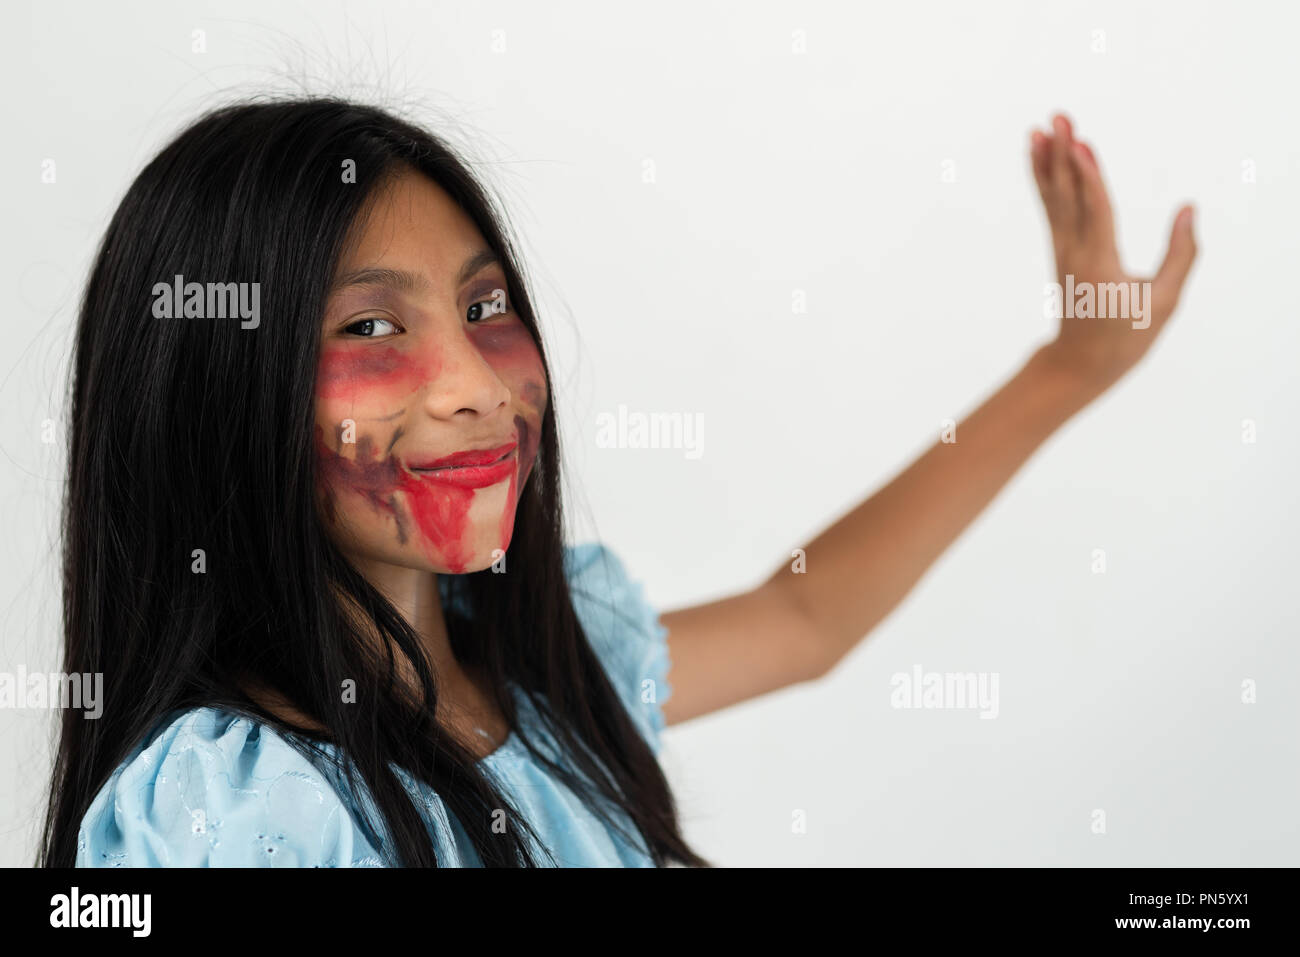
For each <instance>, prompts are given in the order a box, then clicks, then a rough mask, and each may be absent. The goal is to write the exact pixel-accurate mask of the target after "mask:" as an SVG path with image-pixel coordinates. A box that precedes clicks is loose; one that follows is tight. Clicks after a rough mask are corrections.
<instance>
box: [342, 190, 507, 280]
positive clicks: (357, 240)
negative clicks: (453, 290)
mask: <svg viewBox="0 0 1300 957" xmlns="http://www.w3.org/2000/svg"><path fill="white" fill-rule="evenodd" d="M350 238H351V242H349V243H348V248H347V251H346V252H345V253H344V256H343V259H342V261H341V262H340V263H339V272H340V273H345V272H350V271H352V270H356V269H361V268H367V267H372V266H377V265H382V266H384V267H387V268H392V269H404V270H409V271H411V272H422V273H425V274H428V275H431V276H442V277H446V276H451V275H455V273H456V272H457V271H458V270H459V269H460V267H461V264H462V263H463V262H464V261H465V259H466V257H467V256H468V255H469V254H471V253H472V252H474V251H475V250H478V249H481V248H483V247H484V246H485V245H486V243H485V242H484V240H483V235H482V233H481V232H480V231H479V229H478V227H477V226H476V225H475V224H474V221H473V220H472V219H470V217H469V215H468V214H467V213H466V212H465V211H464V210H463V209H461V208H460V206H458V205H457V204H456V201H455V200H453V199H452V198H451V197H450V196H449V195H448V194H447V192H446V190H444V189H443V188H442V187H441V186H439V185H438V184H437V183H435V182H434V181H433V180H431V179H429V178H428V177H427V176H424V175H423V174H421V173H419V172H416V171H415V170H413V169H410V168H405V169H403V170H402V172H401V173H400V174H398V175H397V176H395V177H394V178H393V179H391V180H389V181H388V182H387V183H385V184H384V185H383V186H382V187H380V188H379V189H377V190H376V191H375V193H374V195H373V196H371V197H370V198H369V199H368V200H367V202H366V204H365V206H364V207H363V208H362V210H361V213H360V215H358V217H357V221H356V223H355V224H354V225H353V228H352V235H351V237H350Z"/></svg>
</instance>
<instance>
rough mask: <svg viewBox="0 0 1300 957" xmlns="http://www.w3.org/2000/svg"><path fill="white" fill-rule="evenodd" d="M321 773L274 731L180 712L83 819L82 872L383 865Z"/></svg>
mask: <svg viewBox="0 0 1300 957" xmlns="http://www.w3.org/2000/svg"><path fill="white" fill-rule="evenodd" d="M364 834H365V832H364V831H363V829H362V828H360V827H359V826H358V825H357V822H356V819H355V818H354V817H353V814H352V811H351V809H350V807H349V806H348V805H347V804H346V803H345V802H344V801H343V799H342V798H341V797H340V796H339V793H338V792H337V791H336V790H335V789H334V788H333V787H332V786H331V785H330V784H329V783H327V780H326V777H325V776H324V775H323V774H322V773H321V771H320V770H319V769H318V768H317V767H316V766H315V765H314V764H313V763H312V762H311V761H309V760H308V759H307V757H306V756H304V755H303V754H302V753H300V752H299V751H298V750H297V749H295V748H294V747H293V746H292V745H290V744H289V743H288V742H287V741H286V740H284V739H283V738H282V737H280V736H279V735H278V734H277V733H275V732H274V731H273V730H271V729H270V728H267V727H265V726H263V725H262V724H261V723H259V722H257V721H254V720H252V719H250V718H247V717H244V716H242V715H237V714H233V713H231V712H227V711H222V710H219V709H215V708H196V709H193V710H190V711H186V712H184V713H182V714H181V715H180V716H179V717H177V718H176V719H175V720H173V721H172V722H171V723H170V724H169V725H167V726H166V727H165V728H164V729H163V730H162V732H161V733H159V734H158V735H157V736H156V737H154V738H153V740H152V741H150V742H149V743H148V744H147V746H145V747H144V748H142V749H139V750H138V751H137V753H135V754H134V756H133V757H131V758H130V759H128V760H127V761H125V762H124V763H123V764H122V765H121V766H120V767H119V768H118V769H117V770H116V771H115V772H114V774H113V776H112V777H111V778H110V779H109V781H108V782H107V783H106V784H105V785H104V787H103V788H102V789H101V790H100V792H99V794H98V795H97V796H96V797H95V800H94V801H93V802H92V804H91V806H90V808H89V810H88V811H87V812H86V814H85V816H84V817H83V819H82V823H81V829H80V832H79V834H78V840H77V862H76V863H77V866H78V867H355V866H382V861H381V860H380V859H379V857H378V856H377V855H376V853H375V851H374V848H373V846H372V845H371V843H370V842H369V841H368V840H367V839H366V837H365V836H364Z"/></svg>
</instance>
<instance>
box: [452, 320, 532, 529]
mask: <svg viewBox="0 0 1300 957" xmlns="http://www.w3.org/2000/svg"><path fill="white" fill-rule="evenodd" d="M470 338H471V340H472V341H473V342H474V344H475V345H476V346H477V348H478V349H479V352H480V353H481V354H482V355H483V357H484V359H486V360H487V362H488V364H489V365H491V366H492V368H493V370H494V371H495V372H496V374H497V375H498V376H499V377H500V378H501V380H502V381H503V382H506V383H507V384H509V386H510V388H511V391H512V392H515V393H516V394H517V395H518V396H519V398H520V399H521V400H522V401H523V403H524V404H525V405H527V406H530V407H531V409H532V411H533V414H532V415H528V416H525V415H522V414H516V415H515V418H514V425H515V429H516V430H517V431H518V433H519V467H518V468H517V469H515V473H514V474H513V475H512V476H511V477H510V491H509V494H508V495H507V496H506V507H505V509H504V510H503V511H502V513H501V525H500V528H499V530H498V538H499V540H500V542H501V546H500V547H501V548H502V549H505V548H507V547H508V546H509V544H510V540H511V538H512V537H513V534H514V526H515V514H516V512H517V511H518V507H519V496H520V494H521V491H522V489H523V487H524V484H525V483H526V482H527V481H528V476H529V475H530V474H531V473H532V468H533V462H534V461H535V460H536V458H537V445H538V441H539V439H540V437H541V436H540V432H541V425H542V414H543V412H544V411H545V408H546V401H547V391H546V384H545V383H546V370H545V369H544V368H543V367H542V357H541V353H540V352H538V349H537V344H536V343H535V342H534V341H533V337H532V336H531V335H529V333H528V330H527V328H526V327H525V326H524V325H523V323H522V322H520V321H518V320H515V321H513V322H509V323H495V324H485V325H481V326H476V327H474V329H473V330H472V331H471V333H470Z"/></svg>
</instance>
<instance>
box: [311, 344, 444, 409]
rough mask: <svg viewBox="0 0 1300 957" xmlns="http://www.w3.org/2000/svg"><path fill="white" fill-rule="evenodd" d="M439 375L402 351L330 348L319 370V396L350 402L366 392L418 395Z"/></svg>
mask: <svg viewBox="0 0 1300 957" xmlns="http://www.w3.org/2000/svg"><path fill="white" fill-rule="evenodd" d="M437 374H438V368H437V363H436V361H435V362H433V363H432V365H430V364H428V363H422V362H417V361H416V360H415V359H414V358H413V357H411V356H408V355H406V354H405V353H403V352H402V351H401V350H399V349H394V348H393V347H391V346H389V347H387V348H383V349H377V348H375V347H374V346H373V345H366V344H364V343H362V344H358V345H351V344H349V345H328V346H326V347H325V348H324V349H322V350H321V358H320V364H319V365H318V367H317V370H316V396H317V397H318V398H321V399H346V398H349V397H351V396H353V395H355V394H357V393H359V392H361V391H363V390H369V389H383V390H385V391H391V392H394V393H402V394H405V393H408V392H414V391H415V390H416V389H418V388H420V386H422V385H424V384H425V383H426V382H429V381H431V380H432V379H433V377H434V376H436V375H437Z"/></svg>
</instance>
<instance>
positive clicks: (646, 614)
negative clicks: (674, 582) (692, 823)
mask: <svg viewBox="0 0 1300 957" xmlns="http://www.w3.org/2000/svg"><path fill="white" fill-rule="evenodd" d="M564 560H565V571H566V577H567V578H568V582H569V591H570V594H571V595H572V597H573V605H574V610H575V611H576V612H577V614H578V618H579V620H580V621H581V622H582V626H583V630H584V631H586V633H587V639H588V641H589V642H590V643H591V646H592V650H593V651H595V652H596V655H597V657H599V658H600V660H601V664H602V665H604V667H605V671H606V673H607V674H608V675H609V678H610V681H611V682H612V683H613V684H614V687H615V689H616V690H617V692H618V694H619V697H620V698H621V699H622V700H623V703H624V704H625V706H626V707H627V708H628V711H629V712H630V713H631V715H632V719H633V720H634V721H635V722H636V724H637V726H638V727H639V728H640V730H641V733H642V735H643V736H644V737H645V738H646V739H647V741H649V743H650V746H651V748H652V750H654V751H656V752H657V751H658V750H659V744H660V742H659V736H660V734H661V733H662V732H663V730H664V727H665V722H664V715H663V703H664V702H665V701H667V700H668V698H669V696H670V695H671V694H672V687H671V685H669V683H668V672H669V669H670V666H671V660H670V658H669V653H668V629H667V628H665V627H664V626H663V624H662V623H661V622H660V621H659V613H658V611H657V610H656V609H655V608H654V607H653V606H652V605H651V604H650V602H649V601H648V600H647V599H646V596H645V587H644V585H643V584H642V583H641V581H640V580H639V579H637V578H634V577H633V576H632V575H631V574H630V573H629V572H628V569H627V567H626V566H625V565H624V563H623V561H622V559H621V558H620V557H619V556H618V555H617V554H616V553H615V552H614V551H613V550H611V549H610V548H609V547H608V546H606V545H604V544H603V543H599V542H585V543H582V544H578V545H570V546H568V547H567V548H566V549H565V555H564Z"/></svg>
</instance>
